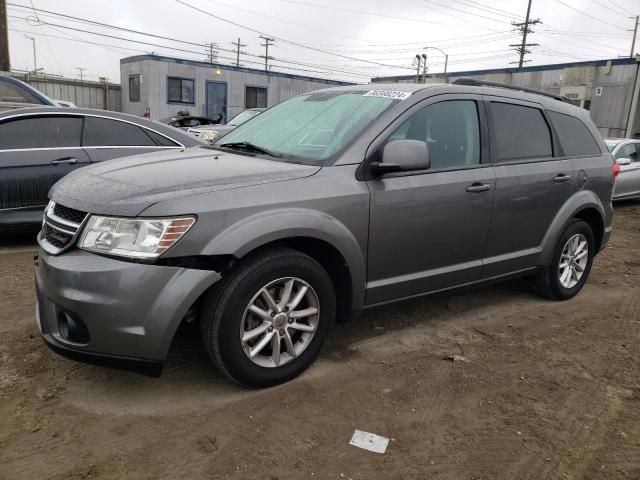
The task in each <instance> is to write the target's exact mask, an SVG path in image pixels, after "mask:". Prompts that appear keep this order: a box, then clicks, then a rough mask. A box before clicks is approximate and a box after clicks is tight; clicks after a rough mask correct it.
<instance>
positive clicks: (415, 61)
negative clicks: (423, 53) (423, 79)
mask: <svg viewBox="0 0 640 480" xmlns="http://www.w3.org/2000/svg"><path fill="white" fill-rule="evenodd" d="M420 58H421V57H420V54H419V53H416V59H415V60H414V62H413V63H417V64H418V68H417V69H416V83H420Z"/></svg>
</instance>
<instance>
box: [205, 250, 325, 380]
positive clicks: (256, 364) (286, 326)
mask: <svg viewBox="0 0 640 480" xmlns="http://www.w3.org/2000/svg"><path fill="white" fill-rule="evenodd" d="M334 318H335V292H334V289H333V283H332V281H331V279H330V278H329V275H328V274H327V272H326V271H325V270H324V268H322V266H321V265H320V264H319V263H318V262H316V261H315V260H313V259H312V258H311V257H309V256H307V255H305V254H303V253H301V252H298V251H296V250H291V249H284V248H283V249H277V250H273V251H270V252H267V253H265V254H262V255H259V256H255V257H253V258H249V259H247V260H245V261H244V262H243V263H242V264H241V265H239V267H238V268H236V269H235V270H234V271H233V272H232V273H231V274H230V275H229V276H228V277H227V278H226V279H225V280H223V282H222V283H221V284H220V285H217V286H216V287H215V288H214V289H213V290H212V291H211V292H210V293H209V295H208V297H207V299H206V300H205V304H204V306H203V309H202V317H201V333H202V340H203V344H204V347H205V350H206V351H207V353H208V354H209V356H210V357H211V359H212V360H213V361H214V363H215V364H216V365H217V366H218V368H219V369H220V370H221V371H222V372H224V373H225V374H226V375H227V376H229V377H230V378H232V379H233V380H235V381H237V382H239V383H242V384H244V385H249V386H256V387H266V386H270V385H276V384H278V383H282V382H285V381H287V380H290V379H292V378H294V377H295V376H297V375H299V374H300V373H302V372H303V371H304V370H305V369H306V368H307V367H309V365H311V363H313V361H314V360H315V359H316V357H317V356H318V354H319V352H320V348H321V347H322V343H323V341H324V338H325V337H326V335H327V332H328V331H329V328H330V326H331V324H333V322H334Z"/></svg>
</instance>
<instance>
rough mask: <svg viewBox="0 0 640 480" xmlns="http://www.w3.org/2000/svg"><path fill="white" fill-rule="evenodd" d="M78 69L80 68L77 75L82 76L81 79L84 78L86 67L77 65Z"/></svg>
mask: <svg viewBox="0 0 640 480" xmlns="http://www.w3.org/2000/svg"><path fill="white" fill-rule="evenodd" d="M76 70H78V73H77V74H76V75H78V76H79V77H80V81H82V80H84V72H85V70H86V68H81V67H76Z"/></svg>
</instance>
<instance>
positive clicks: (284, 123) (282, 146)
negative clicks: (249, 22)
mask: <svg viewBox="0 0 640 480" xmlns="http://www.w3.org/2000/svg"><path fill="white" fill-rule="evenodd" d="M365 93H366V92H365V91H362V92H355V91H337V92H336V91H329V92H317V93H311V94H308V95H301V96H299V97H295V98H292V99H290V100H287V101H286V102H283V103H281V104H279V105H276V106H275V107H273V108H271V109H269V110H266V111H264V112H262V113H261V114H260V115H259V116H258V117H256V118H254V119H253V120H252V121H251V122H248V123H246V124H244V125H241V126H240V127H238V128H236V129H235V130H233V131H232V132H231V133H229V134H227V135H226V136H224V137H223V138H222V139H220V140H219V141H218V142H216V143H215V144H214V147H224V145H225V144H234V143H235V144H239V143H244V144H250V145H252V146H256V147H258V148H261V149H263V150H267V151H270V152H273V153H275V154H277V155H278V157H279V158H280V159H282V160H283V161H292V162H298V163H306V164H310V165H323V164H324V162H325V161H326V160H328V159H329V158H330V157H332V156H333V155H335V154H337V153H338V152H340V151H341V150H342V149H343V148H344V147H346V146H347V145H348V144H349V143H350V142H351V140H353V139H354V138H356V137H357V136H358V135H359V134H360V133H361V132H362V131H363V130H364V129H365V128H366V127H367V126H368V125H369V124H370V123H371V122H372V121H373V120H375V119H376V118H377V117H378V116H379V115H380V114H381V113H383V112H384V111H386V110H387V109H388V108H389V107H390V106H391V105H393V104H395V103H396V102H398V100H396V99H393V98H385V97H376V96H365Z"/></svg>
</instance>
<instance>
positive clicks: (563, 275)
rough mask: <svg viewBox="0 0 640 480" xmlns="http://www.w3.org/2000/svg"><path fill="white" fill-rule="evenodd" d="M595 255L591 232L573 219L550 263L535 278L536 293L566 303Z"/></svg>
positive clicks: (581, 281) (579, 283)
mask: <svg viewBox="0 0 640 480" xmlns="http://www.w3.org/2000/svg"><path fill="white" fill-rule="evenodd" d="M594 256H595V241H594V237H593V231H592V230H591V227H590V226H589V224H588V223H586V222H585V221H583V220H574V221H573V222H572V223H571V224H570V225H569V226H568V227H567V228H566V229H565V231H564V233H563V234H562V236H561V237H560V239H559V241H558V244H557V245H556V249H555V252H554V255H553V258H552V260H551V263H550V265H548V266H546V267H545V269H544V271H543V272H541V273H540V275H539V276H538V278H537V279H536V289H537V290H538V292H539V293H540V294H541V295H543V296H545V297H547V298H551V299H553V300H568V299H569V298H572V297H574V296H575V295H576V294H577V293H578V292H579V291H580V290H581V289H582V287H583V286H584V284H585V282H586V281H587V277H588V276H589V272H590V271H591V265H592V263H593V257H594Z"/></svg>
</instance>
